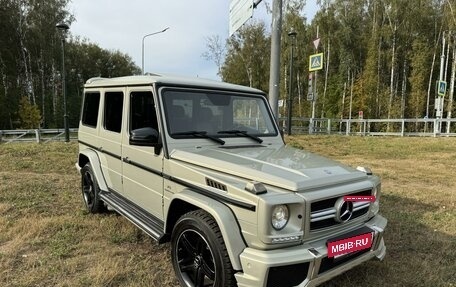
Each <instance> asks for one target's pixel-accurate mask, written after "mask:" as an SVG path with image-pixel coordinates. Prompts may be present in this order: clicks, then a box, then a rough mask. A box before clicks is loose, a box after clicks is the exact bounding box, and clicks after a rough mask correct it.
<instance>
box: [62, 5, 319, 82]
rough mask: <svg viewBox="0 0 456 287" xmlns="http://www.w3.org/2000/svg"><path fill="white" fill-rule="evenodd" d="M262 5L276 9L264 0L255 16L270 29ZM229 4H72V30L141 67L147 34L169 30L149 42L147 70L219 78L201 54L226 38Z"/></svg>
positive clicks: (309, 8) (309, 12) (308, 11)
mask: <svg viewBox="0 0 456 287" xmlns="http://www.w3.org/2000/svg"><path fill="white" fill-rule="evenodd" d="M264 2H267V3H268V4H270V5H271V6H272V0H263V2H262V3H260V5H259V6H258V7H257V9H255V10H254V14H253V18H254V19H258V20H259V19H263V20H265V22H266V23H268V25H270V22H271V20H270V18H271V15H268V14H267V13H266V8H265V3H264ZM315 2H316V0H308V1H307V3H308V4H307V5H306V8H305V11H304V14H305V16H306V17H307V18H308V20H310V19H312V18H313V16H314V15H315V13H316V10H317V7H316V4H315ZM125 3H128V4H125ZM229 5H230V0H191V1H188V0H187V1H170V0H152V1H151V0H129V1H128V2H127V1H113V0H73V1H72V3H70V5H69V11H70V12H71V13H72V14H73V15H74V17H75V18H76V20H75V22H73V23H72V24H71V26H70V31H71V34H72V35H73V36H79V37H81V38H86V39H88V40H89V41H90V42H92V43H96V44H98V45H99V46H100V47H101V48H103V49H108V50H119V51H120V52H122V53H125V54H128V55H129V56H130V57H131V58H132V59H133V61H134V62H135V63H136V65H137V66H138V67H141V63H142V53H141V52H142V40H143V36H144V35H147V34H150V33H154V32H157V31H161V30H163V29H165V28H167V27H169V29H168V30H167V31H166V32H164V33H159V34H156V35H152V36H149V37H146V38H145V40H144V70H145V72H152V73H153V72H156V73H169V74H177V75H185V76H195V77H202V78H208V79H213V80H219V79H220V78H219V76H218V75H217V66H216V65H215V64H214V63H213V62H212V61H208V60H206V59H205V58H203V57H202V54H203V53H204V52H206V51H207V48H206V43H207V38H208V37H210V36H213V35H219V36H220V38H221V39H226V38H228V33H229ZM249 21H250V20H249Z"/></svg>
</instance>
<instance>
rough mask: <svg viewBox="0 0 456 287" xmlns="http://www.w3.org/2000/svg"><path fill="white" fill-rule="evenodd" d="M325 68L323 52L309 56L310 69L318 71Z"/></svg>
mask: <svg viewBox="0 0 456 287" xmlns="http://www.w3.org/2000/svg"><path fill="white" fill-rule="evenodd" d="M321 69H323V53H319V54H314V55H310V57H309V71H310V72H312V71H318V70H321Z"/></svg>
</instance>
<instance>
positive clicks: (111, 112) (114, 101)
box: [104, 92, 124, 133]
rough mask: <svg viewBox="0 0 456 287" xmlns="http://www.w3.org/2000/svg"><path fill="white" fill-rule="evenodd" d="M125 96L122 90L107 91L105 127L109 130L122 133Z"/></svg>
mask: <svg viewBox="0 0 456 287" xmlns="http://www.w3.org/2000/svg"><path fill="white" fill-rule="evenodd" d="M123 98H124V95H123V93H122V92H106V93H105V106H104V108H105V110H104V114H105V118H104V127H105V129H106V130H108V131H112V132H116V133H120V130H121V128H122V110H123Z"/></svg>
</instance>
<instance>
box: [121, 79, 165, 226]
mask: <svg viewBox="0 0 456 287" xmlns="http://www.w3.org/2000/svg"><path fill="white" fill-rule="evenodd" d="M127 98H128V109H129V111H128V113H127V114H129V118H128V127H127V132H126V133H125V135H124V136H123V140H122V158H123V162H122V165H123V188H124V194H125V196H126V197H127V198H128V199H129V200H130V201H132V202H133V203H134V204H136V205H137V206H139V207H141V208H142V209H144V210H145V211H147V212H149V213H150V214H152V215H154V216H155V217H156V218H158V219H160V220H163V203H162V199H163V177H162V171H163V150H162V151H161V152H160V154H155V149H154V148H153V147H148V146H134V145H130V143H129V135H130V132H131V131H132V130H135V129H139V128H144V127H151V128H154V129H156V130H159V127H158V126H159V125H158V122H157V112H156V111H157V109H156V107H155V101H154V97H153V92H152V87H147V88H132V89H130V90H129V96H128V97H127Z"/></svg>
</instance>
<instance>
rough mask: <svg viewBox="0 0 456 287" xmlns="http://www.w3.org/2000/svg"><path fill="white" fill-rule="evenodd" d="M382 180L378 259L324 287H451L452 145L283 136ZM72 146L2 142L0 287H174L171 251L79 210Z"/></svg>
mask: <svg viewBox="0 0 456 287" xmlns="http://www.w3.org/2000/svg"><path fill="white" fill-rule="evenodd" d="M287 142H289V143H290V144H291V145H293V146H296V147H300V148H304V149H306V150H310V151H314V152H317V153H319V154H322V155H326V156H329V157H331V158H333V159H337V160H340V161H342V162H344V163H347V164H350V165H352V166H358V165H365V166H370V167H372V169H373V171H374V172H375V173H377V174H379V175H380V176H381V177H382V180H383V186H382V188H383V194H382V198H381V201H382V204H381V212H382V214H383V215H384V216H385V217H387V218H388V220H389V222H388V227H387V231H386V235H385V240H386V244H387V248H388V252H387V257H386V258H385V260H384V261H383V262H378V261H370V262H368V263H367V264H365V265H362V266H359V267H357V268H355V269H353V270H351V271H349V272H347V273H345V274H343V275H341V276H339V277H337V278H336V279H334V280H332V281H330V282H328V283H327V284H326V285H324V286H350V287H353V286H456V180H455V178H456V172H455V169H456V164H455V162H456V139H452V138H438V139H435V138H371V137H338V136H331V137H310V136H300V137H290V138H288V139H287ZM76 156H77V145H76V144H75V143H71V144H64V143H52V144H41V145H39V144H9V145H6V144H3V145H0V286H176V285H177V283H176V281H175V278H174V272H173V270H172V266H171V264H170V256H169V246H168V245H167V244H165V245H157V244H156V243H155V242H153V241H152V240H151V239H149V238H148V237H147V236H146V235H144V234H143V233H142V232H141V231H139V230H138V229H137V228H135V227H134V226H133V225H132V224H131V223H129V222H128V221H127V220H125V219H124V218H122V217H120V216H118V215H116V214H115V213H111V214H104V215H95V216H93V215H89V214H87V213H86V212H85V211H84V208H83V203H82V199H81V195H80V187H79V185H80V180H79V177H78V175H77V172H76V170H75V168H74V162H75V159H76Z"/></svg>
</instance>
